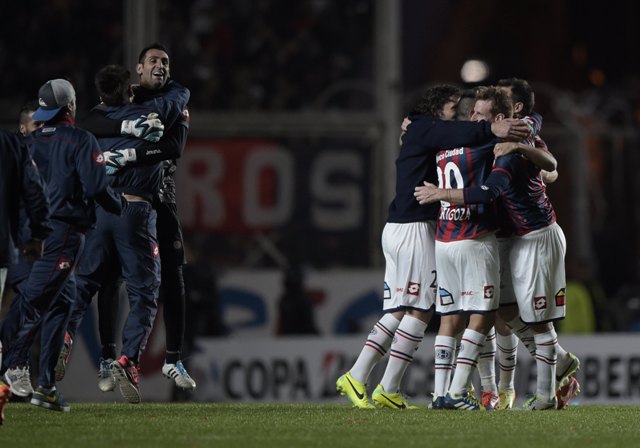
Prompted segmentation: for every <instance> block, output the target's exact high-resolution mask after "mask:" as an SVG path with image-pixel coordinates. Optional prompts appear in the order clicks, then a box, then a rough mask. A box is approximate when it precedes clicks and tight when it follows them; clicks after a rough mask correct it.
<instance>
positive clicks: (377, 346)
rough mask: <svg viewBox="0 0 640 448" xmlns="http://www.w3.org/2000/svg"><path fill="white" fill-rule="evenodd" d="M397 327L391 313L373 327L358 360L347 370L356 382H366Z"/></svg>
mask: <svg viewBox="0 0 640 448" xmlns="http://www.w3.org/2000/svg"><path fill="white" fill-rule="evenodd" d="M398 325H400V321H399V320H398V319H396V318H395V317H394V315H393V314H391V313H387V314H385V315H384V316H382V318H381V319H380V320H379V321H378V322H376V323H375V324H374V325H373V328H372V329H371V332H370V333H369V337H368V338H367V342H365V344H364V347H363V348H362V351H361V352H360V355H359V356H358V359H357V360H356V362H355V364H354V365H353V367H351V370H349V372H351V376H352V377H353V378H354V379H355V380H356V381H360V382H361V383H366V382H367V379H368V378H369V375H370V374H371V371H372V370H373V368H374V367H375V365H376V364H377V363H378V361H380V359H382V357H383V356H384V355H386V353H387V350H389V347H390V346H391V341H392V340H393V334H394V333H395V332H396V329H397V328H398Z"/></svg>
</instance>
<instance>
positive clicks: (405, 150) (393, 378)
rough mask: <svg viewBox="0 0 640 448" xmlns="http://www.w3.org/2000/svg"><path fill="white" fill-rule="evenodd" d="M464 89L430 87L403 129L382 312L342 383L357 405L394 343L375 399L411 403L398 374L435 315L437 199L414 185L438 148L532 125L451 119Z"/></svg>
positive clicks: (426, 175)
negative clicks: (422, 199)
mask: <svg viewBox="0 0 640 448" xmlns="http://www.w3.org/2000/svg"><path fill="white" fill-rule="evenodd" d="M459 97H460V90H459V89H458V88H457V87H453V86H448V85H441V86H435V87H432V88H430V89H428V90H427V91H426V93H425V95H424V96H423V98H422V100H421V102H420V104H419V105H418V106H417V108H416V110H415V111H414V113H412V114H411V115H410V117H409V119H410V121H411V124H409V125H408V127H407V130H406V133H405V134H404V135H403V136H402V137H401V141H402V145H401V148H400V154H399V156H398V159H397V161H396V195H395V198H394V199H393V201H392V203H391V205H390V207H389V217H388V220H387V224H386V225H385V228H384V230H383V234H382V247H383V251H384V254H385V260H386V269H385V281H384V296H383V297H384V300H383V310H384V313H385V314H384V315H383V316H382V318H381V319H380V320H379V321H378V322H377V323H376V324H375V325H374V327H373V329H372V330H371V333H370V334H369V337H368V339H367V341H366V343H365V345H364V347H363V349H362V351H361V353H360V355H359V357H358V359H357V360H356V362H355V364H354V365H353V367H352V368H351V369H350V370H349V371H348V372H347V373H345V374H344V375H342V376H340V378H338V380H337V382H336V388H337V390H338V392H340V393H341V394H342V395H346V396H347V397H348V398H349V399H350V400H351V402H352V403H353V405H354V406H355V407H358V408H373V406H372V405H371V403H370V402H369V401H368V398H367V391H366V382H367V379H368V377H369V375H370V373H371V371H372V369H373V367H374V366H375V365H376V364H377V363H378V362H379V361H380V360H381V359H382V357H383V356H384V355H385V354H386V353H387V351H389V349H390V355H389V363H388V365H387V369H386V370H385V373H384V376H383V378H382V380H381V382H380V384H379V385H378V386H377V387H376V389H375V390H374V392H373V395H372V399H373V402H374V403H375V404H376V406H379V407H389V408H392V409H406V408H408V407H409V405H408V403H407V402H406V400H405V399H404V397H403V396H402V395H401V394H400V391H399V389H400V382H401V380H402V377H403V375H404V372H405V370H406V368H407V367H408V365H409V364H410V363H411V361H412V360H413V353H414V352H415V350H416V349H417V348H418V346H419V344H420V342H421V341H422V338H423V336H424V331H425V329H426V327H427V324H428V322H429V320H430V318H431V316H432V315H433V303H434V299H435V288H436V286H435V285H436V281H437V279H436V266H435V260H434V254H433V253H434V229H435V226H434V224H435V219H436V217H437V211H438V207H437V206H430V207H421V206H418V204H417V203H416V201H415V200H414V198H413V191H414V188H415V186H417V185H420V184H421V182H423V181H424V180H425V179H433V180H435V175H436V170H435V158H434V157H435V153H436V152H437V150H438V149H439V148H442V147H450V146H456V145H464V144H476V143H480V142H488V141H492V140H493V139H494V138H495V136H496V135H500V136H502V137H507V136H512V137H514V136H515V137H516V138H522V137H523V136H524V135H527V133H528V128H527V127H526V125H523V124H522V123H520V122H515V121H514V122H508V121H505V122H503V123H496V124H490V123H471V122H453V121H450V120H452V119H453V117H454V115H455V110H456V109H455V107H456V103H457V101H458V99H459Z"/></svg>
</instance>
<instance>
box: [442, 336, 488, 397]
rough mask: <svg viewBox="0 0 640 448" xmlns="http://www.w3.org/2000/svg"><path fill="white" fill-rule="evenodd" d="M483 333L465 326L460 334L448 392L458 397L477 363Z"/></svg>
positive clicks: (483, 338)
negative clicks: (460, 339) (454, 371)
mask: <svg viewBox="0 0 640 448" xmlns="http://www.w3.org/2000/svg"><path fill="white" fill-rule="evenodd" d="M485 337H486V336H485V335H484V334H482V333H478V332H477V331H475V330H471V329H469V328H467V329H466V330H465V331H464V334H463V335H462V341H461V344H460V352H459V353H458V358H457V359H456V373H455V374H454V375H453V379H452V380H451V387H449V394H451V395H452V396H454V397H459V396H460V395H462V392H463V391H464V390H465V388H466V387H467V383H468V382H469V378H471V375H472V374H473V371H474V370H475V368H476V366H477V365H478V356H480V350H481V349H482V346H483V345H484V340H485Z"/></svg>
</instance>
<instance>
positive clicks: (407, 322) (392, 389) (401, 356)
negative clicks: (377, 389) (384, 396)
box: [380, 314, 427, 394]
mask: <svg viewBox="0 0 640 448" xmlns="http://www.w3.org/2000/svg"><path fill="white" fill-rule="evenodd" d="M426 329H427V324H426V323H424V322H423V321H421V320H420V319H418V318H416V317H413V316H409V315H408V314H405V316H404V317H403V318H402V320H401V321H400V325H399V326H398V329H397V330H396V333H395V337H394V338H393V342H392V343H391V351H390V352H389V363H388V364H387V368H386V369H385V371H384V376H383V377H382V380H381V381H380V384H382V387H384V390H386V391H387V392H389V393H392V394H395V393H397V392H398V391H399V390H400V382H401V381H402V376H403V375H404V372H405V371H406V370H407V367H408V366H409V364H411V362H412V361H413V354H414V353H415V351H416V350H417V349H418V347H419V346H420V342H422V338H423V337H424V331H425V330H426Z"/></svg>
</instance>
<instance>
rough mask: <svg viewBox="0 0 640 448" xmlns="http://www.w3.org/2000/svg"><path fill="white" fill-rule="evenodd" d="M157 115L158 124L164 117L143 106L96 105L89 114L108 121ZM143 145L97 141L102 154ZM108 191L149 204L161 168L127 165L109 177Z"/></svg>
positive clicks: (122, 139)
mask: <svg viewBox="0 0 640 448" xmlns="http://www.w3.org/2000/svg"><path fill="white" fill-rule="evenodd" d="M151 112H156V113H158V115H159V118H160V120H163V118H164V115H162V114H161V112H160V111H152V110H149V108H147V107H146V106H142V105H136V104H130V103H127V104H123V105H121V106H106V105H104V104H99V105H97V106H96V107H94V108H93V109H92V110H91V114H96V113H97V114H103V115H104V116H105V117H107V118H109V119H111V120H117V121H123V120H135V119H137V118H139V117H140V116H141V115H147V114H149V113H151ZM145 143H146V142H145V141H144V140H142V139H139V138H134V137H131V136H128V135H118V136H113V137H98V144H99V145H100V149H102V151H114V150H116V149H124V148H137V147H140V146H142V145H144V144H145ZM109 182H110V184H111V188H113V190H114V191H115V192H116V193H126V194H134V195H136V196H142V197H145V198H147V199H148V200H149V201H151V200H152V198H153V196H154V195H156V194H157V193H158V191H159V189H160V184H161V182H162V164H161V163H155V164H148V165H147V164H144V165H143V164H137V163H136V164H128V165H125V166H124V168H123V169H122V170H120V171H119V172H118V174H117V175H116V176H109Z"/></svg>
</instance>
